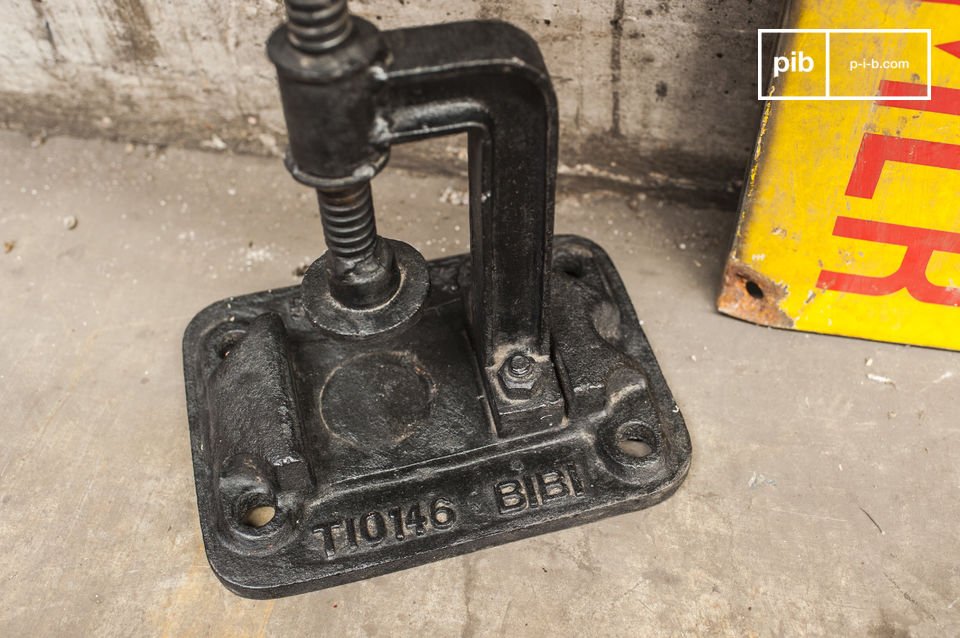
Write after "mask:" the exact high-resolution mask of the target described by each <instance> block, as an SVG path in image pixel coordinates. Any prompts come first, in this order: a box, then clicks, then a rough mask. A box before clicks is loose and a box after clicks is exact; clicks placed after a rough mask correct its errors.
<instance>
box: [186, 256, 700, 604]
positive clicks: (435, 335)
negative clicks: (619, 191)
mask: <svg viewBox="0 0 960 638" xmlns="http://www.w3.org/2000/svg"><path fill="white" fill-rule="evenodd" d="M467 269H469V257H467V256H459V257H451V258H448V259H442V260H437V261H433V262H430V263H429V273H430V282H431V291H430V296H429V298H428V300H427V302H426V304H425V306H424V310H423V314H422V316H421V317H420V320H419V322H418V323H417V324H416V325H415V326H414V327H412V328H411V329H409V330H407V331H406V332H403V333H402V334H399V335H393V336H389V337H387V338H385V339H381V340H373V341H359V342H358V341H346V340H340V339H333V338H330V337H325V336H323V335H322V334H320V333H319V332H318V331H317V330H316V329H315V328H314V327H313V326H312V325H311V324H310V322H309V321H308V320H307V319H306V317H305V316H304V312H303V308H302V304H301V301H300V298H299V295H300V287H299V286H295V287H292V288H286V289H282V290H274V291H267V292H262V293H256V294H251V295H245V296H243V297H236V298H232V299H229V300H225V301H221V302H218V303H216V304H214V305H212V306H210V307H208V308H207V309H206V310H204V311H203V312H201V313H200V314H199V315H197V317H196V318H194V320H193V321H192V322H191V323H190V326H189V327H188V329H187V331H186V335H185V337H184V367H185V375H186V388H187V406H188V410H189V416H190V436H191V442H192V449H193V462H194V471H195V478H196V487H197V499H198V504H199V509H200V522H201V527H202V531H203V538H204V542H205V544H206V550H207V556H208V558H209V560H210V564H211V566H212V567H213V569H214V571H215V572H216V573H217V575H218V576H219V577H220V579H221V580H222V581H223V583H224V584H225V585H226V586H227V587H228V588H229V589H231V590H232V591H234V592H236V593H238V594H241V595H243V596H248V597H252V598H270V597H276V596H284V595H289V594H296V593H299V592H305V591H309V590H314V589H320V588H324V587H330V586H333V585H338V584H341V583H346V582H349V581H353V580H358V579H362V578H367V577H370V576H375V575H378V574H384V573H387V572H391V571H396V570H398V569H403V568H407V567H412V566H414V565H419V564H423V563H427V562H430V561H434V560H438V559H441V558H446V557H448V556H454V555H457V554H462V553H465V552H469V551H473V550H476V549H479V548H482V547H486V546H490V545H497V544H500V543H505V542H508V541H512V540H516V539H519V538H523V537H526V536H532V535H535V534H541V533H544V532H547V531H551V530H556V529H561V528H564V527H570V526H573V525H579V524H582V523H586V522H589V521H593V520H596V519H598V518H601V517H603V516H609V515H612V514H618V513H621V512H626V511H630V510H636V509H640V508H644V507H648V506H650V505H654V504H656V503H658V502H660V501H662V500H663V499H665V498H667V497H668V496H669V495H670V494H672V493H673V492H674V491H675V490H676V489H677V487H678V486H679V484H680V483H681V481H682V480H683V478H684V476H685V475H686V472H687V468H688V466H689V462H690V442H689V439H688V436H687V431H686V428H685V426H684V423H683V418H682V417H681V415H680V411H679V409H678V408H677V406H676V404H675V403H674V401H673V397H672V396H671V394H670V391H669V389H668V388H667V385H666V383H665V381H664V379H663V376H662V374H661V372H660V369H659V367H658V365H657V363H656V360H655V358H654V355H653V353H652V351H651V350H650V346H649V344H648V343H647V340H646V338H645V337H644V335H643V332H642V331H641V329H640V326H639V324H638V321H637V317H636V314H635V313H634V310H633V308H632V306H631V304H630V301H629V299H628V297H627V294H626V292H625V291H624V288H623V284H622V283H621V281H620V278H619V276H618V275H617V273H616V271H615V269H614V268H613V265H612V264H611V263H610V261H609V259H608V258H607V256H606V255H605V254H604V253H603V251H602V250H601V249H600V248H598V247H597V246H595V245H594V244H592V243H590V242H588V241H587V240H584V239H580V238H576V237H557V238H556V239H555V242H554V273H553V280H552V287H553V290H552V295H551V296H552V309H551V311H552V315H551V316H552V326H551V337H552V343H553V347H554V352H553V353H552V356H551V359H552V361H553V363H554V368H555V370H556V374H557V377H558V379H559V381H560V388H561V390H562V393H563V403H564V406H565V416H564V417H563V419H562V421H561V422H560V423H557V424H547V425H546V427H545V428H544V429H541V430H540V431H538V432H535V433H533V434H528V435H524V436H514V437H510V438H503V437H501V436H499V435H498V434H497V429H496V427H495V424H494V422H493V420H492V417H491V414H490V412H489V409H488V403H487V399H486V397H485V395H484V385H483V382H482V380H481V376H480V371H479V369H478V366H477V364H476V361H477V357H476V356H475V354H474V352H473V350H472V346H471V343H470V340H469V338H468V331H467V326H466V323H465V322H466V313H465V311H464V307H465V304H464V295H466V294H468V293H469V290H468V288H466V287H465V286H466V283H467V282H469V281H470V278H469V277H468V276H467V273H466V270H467ZM270 508H272V510H273V512H275V514H274V516H273V518H272V519H270V520H269V522H265V523H264V520H263V519H264V517H261V518H260V519H259V520H258V518H257V516H254V515H255V514H258V513H259V514H262V513H263V512H267V516H266V518H269V512H270V511H271V510H270ZM258 525H259V526H258Z"/></svg>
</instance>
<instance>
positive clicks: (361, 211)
mask: <svg viewBox="0 0 960 638" xmlns="http://www.w3.org/2000/svg"><path fill="white" fill-rule="evenodd" d="M317 199H319V201H320V220H321V222H322V223H323V236H324V239H326V241H327V248H328V249H329V250H330V252H331V253H332V254H333V255H336V256H337V257H340V258H343V259H363V258H364V257H367V256H369V255H370V254H371V253H372V251H373V249H374V244H375V243H376V241H377V223H376V219H375V217H374V211H373V195H372V193H371V191H370V182H364V183H362V184H356V185H354V186H349V187H347V188H344V189H343V190H336V191H335V190H317Z"/></svg>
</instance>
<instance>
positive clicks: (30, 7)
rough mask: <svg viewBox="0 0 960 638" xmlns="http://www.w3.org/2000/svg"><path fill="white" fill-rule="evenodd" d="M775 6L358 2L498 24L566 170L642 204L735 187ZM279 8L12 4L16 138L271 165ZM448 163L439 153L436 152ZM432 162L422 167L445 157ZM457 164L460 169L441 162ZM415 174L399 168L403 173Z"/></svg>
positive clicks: (757, 2)
mask: <svg viewBox="0 0 960 638" xmlns="http://www.w3.org/2000/svg"><path fill="white" fill-rule="evenodd" d="M780 5H781V2H776V1H761V0H688V1H675V2H666V1H660V2H658V1H654V0H563V1H562V2H561V1H559V0H558V1H555V2H551V1H549V0H514V1H508V0H467V1H452V0H443V1H441V0H435V1H428V0H354V1H353V2H352V3H351V7H352V9H353V11H354V12H355V13H357V14H359V15H361V16H363V17H366V18H367V19H370V20H372V21H374V22H376V23H377V24H378V25H380V26H381V27H382V28H385V29H386V28H393V27H400V26H409V25H416V24H423V23H430V22H437V21H448V20H462V19H470V18H499V19H503V20H507V21H510V22H513V23H515V24H517V25H519V26H521V27H522V28H524V29H526V30H528V31H529V32H531V33H532V34H533V35H534V37H536V39H537V40H538V41H539V42H540V45H541V47H542V48H543V51H544V56H545V58H546V60H547V64H548V66H549V68H550V70H551V72H552V74H553V77H554V83H555V85H556V89H557V93H558V96H559V103H560V113H561V120H562V128H561V139H562V156H561V162H562V163H563V164H564V165H565V166H564V169H563V171H564V172H566V173H570V174H578V175H585V176H591V175H592V176H599V177H611V178H613V179H617V180H620V181H625V182H629V183H632V184H634V185H637V186H639V187H641V188H661V189H666V190H670V189H673V190H678V191H685V190H688V189H695V190H698V191H699V192H700V193H701V194H702V193H706V195H707V196H709V197H720V198H723V197H725V196H726V195H725V193H731V192H733V190H735V188H732V187H731V186H730V183H731V182H733V181H735V180H737V179H738V178H739V177H740V175H741V173H742V171H743V168H744V166H745V163H746V161H747V157H748V155H749V152H750V149H751V146H752V143H753V139H754V136H755V131H756V123H757V115H758V112H759V108H758V107H759V105H758V102H757V101H756V97H755V95H756V73H755V71H754V69H755V64H756V63H755V60H756V57H755V56H756V51H755V47H756V29H757V28H758V27H771V26H775V25H776V22H777V20H778V17H779V13H780ZM282 16H283V10H282V5H281V4H280V2H278V1H276V0H244V1H242V2H241V1H239V0H220V1H217V0H180V1H177V2H173V1H170V0H32V1H31V0H14V1H13V3H3V4H2V5H0V121H3V122H4V123H5V125H6V126H7V127H8V128H21V129H26V130H30V131H34V132H35V131H38V130H41V129H43V130H46V131H48V132H49V133H69V134H73V135H102V136H107V137H110V138H116V139H130V140H136V141H144V142H153V143H159V144H180V145H186V146H203V147H205V148H210V149H214V150H224V149H233V150H237V151H243V152H259V153H263V152H267V153H275V152H277V149H278V148H282V146H283V144H284V141H283V134H284V126H283V121H282V118H281V114H280V110H279V103H278V99H277V93H276V89H275V85H274V76H273V68H272V67H271V65H270V64H269V63H268V62H267V60H266V58H265V56H264V53H263V42H264V40H265V39H266V37H267V35H268V34H269V32H270V31H271V29H272V28H273V27H274V25H275V24H277V23H278V22H279V21H280V20H281V19H282ZM437 149H440V150H439V152H438V150H437ZM448 149H449V145H446V146H434V147H432V149H428V151H427V152H424V151H422V150H421V151H420V153H419V155H415V156H414V160H413V161H418V160H420V161H422V160H427V159H429V158H431V157H432V158H434V159H437V155H443V154H444V153H446V152H448ZM442 159H443V162H446V161H447V160H446V158H442ZM401 161H403V160H401Z"/></svg>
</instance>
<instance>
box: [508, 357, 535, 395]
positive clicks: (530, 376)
mask: <svg viewBox="0 0 960 638" xmlns="http://www.w3.org/2000/svg"><path fill="white" fill-rule="evenodd" d="M517 356H521V357H523V356H524V355H517V354H514V355H511V356H509V357H507V359H506V361H504V363H503V365H502V366H500V370H499V372H498V373H497V376H498V377H499V378H500V386H501V387H502V388H503V391H504V392H505V393H506V395H507V397H508V398H510V399H529V398H530V397H531V396H533V388H534V387H535V386H536V385H537V382H538V381H539V380H540V376H541V370H540V366H539V365H538V364H537V362H536V361H530V365H529V366H528V371H527V372H526V373H525V374H517V373H515V372H514V370H515V369H517V368H518V367H522V366H518V365H517V362H516V361H515V360H514V358H515V357H517Z"/></svg>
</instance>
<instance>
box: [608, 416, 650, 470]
mask: <svg viewBox="0 0 960 638" xmlns="http://www.w3.org/2000/svg"><path fill="white" fill-rule="evenodd" d="M614 442H615V444H616V446H617V450H618V451H619V452H620V453H621V454H623V455H624V456H625V457H627V459H626V460H628V461H629V462H631V464H632V463H634V462H637V461H644V462H646V461H647V460H648V459H651V458H653V457H654V456H655V455H656V453H657V451H658V449H659V447H660V444H659V440H658V438H657V435H656V433H655V432H654V431H653V430H651V429H650V428H649V427H648V426H646V425H643V424H642V423H639V422H636V421H633V422H628V423H624V424H623V425H621V426H620V427H619V428H617V432H616V434H615V435H614Z"/></svg>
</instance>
